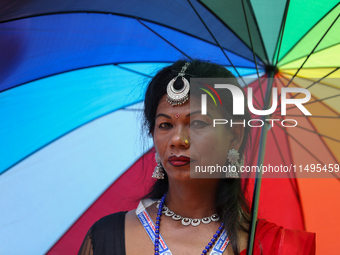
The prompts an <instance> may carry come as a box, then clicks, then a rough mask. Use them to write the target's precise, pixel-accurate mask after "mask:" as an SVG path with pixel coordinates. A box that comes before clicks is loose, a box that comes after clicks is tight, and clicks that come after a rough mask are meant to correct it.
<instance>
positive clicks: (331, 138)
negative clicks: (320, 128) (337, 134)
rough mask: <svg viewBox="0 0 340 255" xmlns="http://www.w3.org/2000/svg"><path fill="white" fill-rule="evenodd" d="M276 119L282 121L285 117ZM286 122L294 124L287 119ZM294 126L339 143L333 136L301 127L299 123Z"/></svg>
mask: <svg viewBox="0 0 340 255" xmlns="http://www.w3.org/2000/svg"><path fill="white" fill-rule="evenodd" d="M277 119H279V120H281V121H282V120H285V119H280V118H277ZM286 122H287V123H288V124H294V123H292V122H289V121H287V120H286ZM278 126H280V125H278ZM295 127H298V128H301V129H303V130H306V131H309V132H311V133H314V134H317V135H319V136H322V137H325V138H328V139H330V140H333V141H334V142H338V143H340V140H338V139H335V138H333V137H330V136H327V135H323V134H320V133H319V132H317V131H314V130H310V129H308V128H305V127H301V126H299V125H297V126H295Z"/></svg>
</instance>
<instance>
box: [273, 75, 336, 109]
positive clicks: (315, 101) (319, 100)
mask: <svg viewBox="0 0 340 255" xmlns="http://www.w3.org/2000/svg"><path fill="white" fill-rule="evenodd" d="M281 77H283V78H284V79H286V80H288V79H287V78H286V77H284V76H281ZM280 81H281V80H280ZM281 83H282V82H281ZM338 96H340V94H338V95H334V96H330V97H326V98H323V99H318V100H314V101H312V102H308V103H305V104H304V105H307V104H312V103H317V102H321V103H322V104H323V105H324V106H325V107H327V109H329V110H330V111H332V112H334V113H335V114H338V113H337V112H336V111H334V110H333V109H332V108H330V107H329V106H328V105H327V104H325V103H324V102H322V101H323V100H327V99H331V98H334V97H338ZM280 106H281V103H279V104H278V107H277V109H276V110H275V111H274V113H276V112H278V108H280ZM294 108H296V106H291V107H288V108H287V109H286V110H290V109H294Z"/></svg>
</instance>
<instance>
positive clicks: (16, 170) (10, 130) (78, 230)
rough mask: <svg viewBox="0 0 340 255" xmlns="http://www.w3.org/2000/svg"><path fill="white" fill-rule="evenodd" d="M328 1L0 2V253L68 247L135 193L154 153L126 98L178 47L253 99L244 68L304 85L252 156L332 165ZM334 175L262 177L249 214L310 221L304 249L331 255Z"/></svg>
mask: <svg viewBox="0 0 340 255" xmlns="http://www.w3.org/2000/svg"><path fill="white" fill-rule="evenodd" d="M303 10H308V11H303ZM339 13H340V5H339V3H338V1H332V0H329V1H327V2H325V1H302V0H299V1H298V0H296V1H278V2H277V1H275V2H274V1H270V0H254V1H236V0H235V1H222V0H220V1H201V2H197V1H170V0H166V1H162V3H159V1H132V0H128V1H110V2H107V1H103V0H98V1H95V2H94V1H72V2H69V1H66V0H65V1H63V0H60V1H58V2H54V3H51V2H46V1H42V0H33V1H32V0H30V1H20V3H16V2H13V1H7V0H5V1H2V2H1V3H0V22H1V23H0V33H1V38H3V39H2V40H0V45H1V47H0V59H1V62H0V77H1V79H0V91H1V93H0V105H1V107H0V116H1V120H2V122H1V123H2V125H1V126H0V137H1V138H0V139H1V140H0V155H1V160H0V173H1V175H0V184H1V185H0V191H1V192H2V194H6V195H3V196H2V197H1V198H0V204H1V206H0V208H3V209H2V212H1V215H2V217H1V222H0V226H1V227H0V236H1V237H2V238H1V240H2V241H1V242H2V243H1V245H0V253H4V254H11V253H13V254H21V253H25V254H42V253H46V252H47V251H49V253H50V254H62V253H64V252H65V251H66V250H67V251H70V252H71V253H75V252H76V251H77V249H78V248H79V245H80V242H81V240H82V238H83V237H84V235H85V232H86V230H87V229H88V228H89V226H90V225H91V224H92V223H93V222H94V221H95V220H96V219H98V218H100V217H101V216H104V215H106V214H109V213H113V212H115V211H119V210H129V209H132V208H133V207H134V206H135V205H136V200H137V199H138V198H139V197H141V196H142V195H143V194H145V192H146V190H147V189H148V187H150V185H151V181H150V180H148V178H144V177H143V178H138V177H140V176H141V174H142V176H144V175H145V176H150V173H149V172H148V171H150V169H151V171H152V167H153V165H154V162H153V159H152V160H151V159H150V158H152V155H151V156H150V154H146V155H145V156H143V157H142V158H141V159H140V157H141V156H142V155H143V154H144V153H145V152H146V151H149V149H150V148H151V142H150V140H148V139H145V141H144V142H142V143H138V142H137V141H139V137H141V134H140V131H137V130H139V128H137V127H139V126H140V118H138V116H140V114H139V111H135V110H136V109H137V110H138V109H140V105H139V103H140V102H142V101H143V92H144V90H145V86H146V84H147V81H148V80H149V79H150V78H151V77H152V76H153V74H154V73H155V71H157V70H159V69H160V68H162V67H163V66H165V65H168V64H169V63H172V62H174V61H176V60H178V59H179V58H182V57H187V58H200V59H204V60H210V61H213V62H216V63H219V64H222V65H224V66H226V68H228V69H229V70H231V71H232V72H233V73H234V74H235V75H236V76H238V77H241V76H242V77H245V78H243V80H242V79H241V78H240V83H241V84H243V86H249V87H252V88H254V94H255V96H256V98H257V101H258V106H259V107H262V106H263V102H264V101H265V99H264V95H265V93H266V87H261V86H260V85H262V84H266V81H264V80H263V81H262V82H261V79H258V77H261V76H264V77H273V75H274V74H275V78H280V80H277V81H276V82H274V83H273V87H277V88H279V89H281V88H282V87H300V88H307V89H308V90H309V91H310V92H311V94H312V98H311V100H310V101H309V102H308V104H305V107H306V108H307V109H308V110H309V111H310V112H311V113H312V116H310V117H306V116H303V115H302V114H301V111H300V110H298V109H297V108H296V107H295V108H294V107H292V108H290V109H287V116H285V117H283V116H281V114H280V109H281V107H280V106H279V107H278V108H277V111H276V112H274V113H273V115H272V117H273V118H274V117H275V118H278V119H282V118H289V119H293V118H294V119H296V120H297V121H298V123H299V125H298V127H295V128H289V129H288V128H282V127H281V126H279V125H278V126H275V127H273V128H271V129H269V131H268V134H267V150H266V154H265V158H264V164H269V163H272V164H284V165H290V164H295V165H303V166H306V165H307V164H312V163H314V164H322V165H323V166H324V165H325V164H327V165H329V164H333V165H336V164H339V161H340V153H339V151H340V136H339V134H338V133H337V132H336V130H338V129H339V127H340V124H339V112H340V106H339V95H340V93H339V88H340V83H339V80H338V79H337V78H339V76H340V72H339V67H340V65H339V64H340V63H339V59H340V48H339V42H340V37H339V33H338V31H339V28H340V21H339ZM246 78H248V79H246ZM293 78H294V79H293ZM254 80H255V81H254ZM244 82H245V83H244ZM288 97H291V98H292V97H297V98H298V97H299V95H295V94H293V93H291V94H289V95H288ZM136 112H137V116H136V114H135V113H136ZM259 130H260V129H257V130H254V132H253V148H254V150H253V153H252V154H249V156H248V164H249V165H254V164H256V162H257V156H258V146H259V143H260V131H259ZM151 154H152V152H151ZM138 159H139V160H138ZM142 166H144V167H143V168H145V169H148V170H145V171H142V172H141V171H140V169H141V168H142ZM327 174H328V173H327ZM334 174H336V173H333V174H329V175H330V177H332V179H286V178H285V179H274V180H269V179H268V180H267V179H264V180H263V184H262V191H261V197H260V213H259V216H260V217H264V218H266V219H268V220H270V221H273V222H275V223H277V224H279V225H283V226H285V227H290V228H298V229H303V228H305V229H306V230H308V231H313V232H316V233H317V250H318V252H322V253H327V254H332V252H334V251H336V250H338V249H339V247H338V245H339V244H338V243H337V242H336V234H335V231H337V229H336V228H335V227H334V226H339V225H340V222H339V221H338V220H337V217H335V216H336V215H335V212H336V211H337V209H340V201H339V200H338V199H337V198H336V197H335V196H334V195H333V194H337V192H339V191H340V186H339V181H338V180H337V179H334ZM337 176H339V175H337ZM337 176H335V177H337ZM323 177H325V176H323ZM252 181H253V180H251V179H250V181H249V183H250V184H252ZM249 187H250V188H249V190H248V191H249V197H251V193H252V185H249ZM287 208H289V211H287ZM332 216H334V217H332ZM333 233H334V235H332V234H333ZM332 238H334V239H332ZM58 240H59V241H58ZM18 243H20V244H21V245H20V246H19V245H17V244H18ZM27 247H29V249H28V248H27Z"/></svg>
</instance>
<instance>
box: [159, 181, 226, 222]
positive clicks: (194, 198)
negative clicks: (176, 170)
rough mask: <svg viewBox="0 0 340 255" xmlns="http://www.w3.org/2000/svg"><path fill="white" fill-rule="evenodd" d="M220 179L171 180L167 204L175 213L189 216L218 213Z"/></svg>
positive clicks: (197, 216)
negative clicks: (217, 200)
mask: <svg viewBox="0 0 340 255" xmlns="http://www.w3.org/2000/svg"><path fill="white" fill-rule="evenodd" d="M218 183H219V180H218V179H209V180H208V181H207V180H206V179H195V180H193V181H191V182H176V181H173V180H172V181H170V180H169V191H168V194H167V196H166V201H165V204H166V206H167V207H168V208H169V209H170V210H171V211H173V212H174V213H176V214H178V215H181V216H182V217H188V218H204V217H208V216H211V215H212V214H214V213H216V211H215V198H216V192H217V188H218Z"/></svg>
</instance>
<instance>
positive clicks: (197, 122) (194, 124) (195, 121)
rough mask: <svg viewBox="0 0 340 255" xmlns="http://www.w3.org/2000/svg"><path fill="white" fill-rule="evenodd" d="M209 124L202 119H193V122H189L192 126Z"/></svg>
mask: <svg viewBox="0 0 340 255" xmlns="http://www.w3.org/2000/svg"><path fill="white" fill-rule="evenodd" d="M208 125H209V124H208V123H206V122H204V121H202V120H194V121H193V122H191V124H190V126H194V127H206V126H208Z"/></svg>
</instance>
